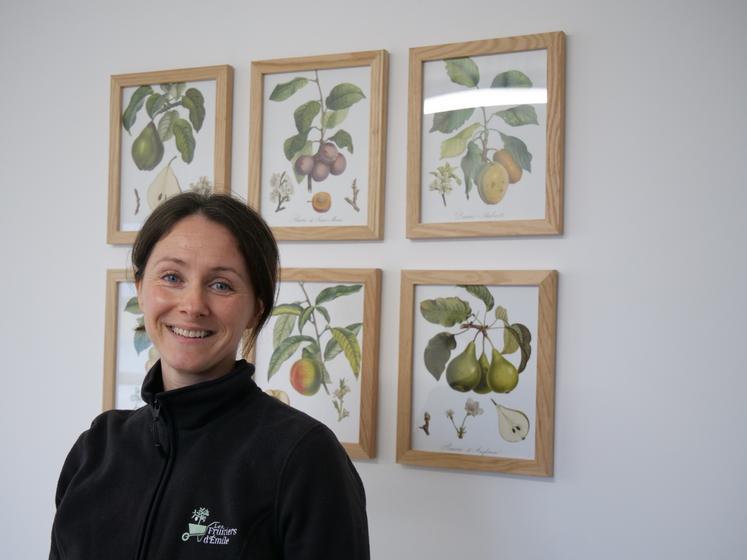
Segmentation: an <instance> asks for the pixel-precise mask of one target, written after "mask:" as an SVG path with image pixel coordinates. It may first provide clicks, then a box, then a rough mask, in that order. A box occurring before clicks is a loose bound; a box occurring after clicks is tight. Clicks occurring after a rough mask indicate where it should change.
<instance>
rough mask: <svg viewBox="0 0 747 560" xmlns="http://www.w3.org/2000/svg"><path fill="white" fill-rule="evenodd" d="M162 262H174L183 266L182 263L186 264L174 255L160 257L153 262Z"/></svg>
mask: <svg viewBox="0 0 747 560" xmlns="http://www.w3.org/2000/svg"><path fill="white" fill-rule="evenodd" d="M164 262H172V263H174V264H179V265H182V266H184V265H186V264H187V263H185V262H184V261H183V260H181V259H177V258H176V257H161V258H160V259H158V260H157V261H156V263H155V264H156V265H159V264H161V263H164Z"/></svg>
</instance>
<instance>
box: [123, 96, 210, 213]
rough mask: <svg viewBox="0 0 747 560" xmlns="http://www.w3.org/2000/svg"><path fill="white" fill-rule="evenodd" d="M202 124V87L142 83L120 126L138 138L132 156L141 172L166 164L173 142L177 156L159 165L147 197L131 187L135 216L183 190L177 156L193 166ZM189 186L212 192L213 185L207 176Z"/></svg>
mask: <svg viewBox="0 0 747 560" xmlns="http://www.w3.org/2000/svg"><path fill="white" fill-rule="evenodd" d="M204 121H205V97H204V95H203V93H202V92H201V91H200V89H198V88H197V87H189V88H188V87H187V84H186V83H185V82H178V83H165V84H159V85H152V86H151V85H142V86H139V87H138V88H137V89H136V90H135V92H134V93H133V94H132V97H130V101H129V103H128V104H127V107H126V108H125V110H124V112H123V113H122V128H123V129H124V130H125V132H127V134H129V135H131V136H132V135H136V137H135V140H134V141H133V142H132V148H131V150H130V154H129V157H130V159H131V160H132V162H133V163H134V164H135V166H136V167H137V169H139V170H140V171H152V170H154V169H156V168H157V167H159V166H160V165H161V164H163V163H164V154H165V152H166V146H167V145H169V144H171V143H173V144H174V146H175V148H176V150H177V152H178V156H176V155H175V156H173V157H171V158H170V159H169V160H168V161H166V162H165V164H164V165H162V166H161V167H160V170H159V171H158V174H157V175H156V176H155V179H153V181H152V182H151V183H150V185H149V186H148V187H147V192H146V193H141V192H140V191H139V190H138V189H137V188H135V187H133V194H134V196H135V199H136V200H135V209H134V214H135V215H137V214H138V213H139V212H140V210H141V209H142V208H143V205H144V204H147V208H148V210H149V211H152V210H154V209H155V208H156V207H157V206H158V205H159V204H160V203H162V202H163V201H164V200H166V199H168V198H170V197H172V196H174V195H176V194H178V193H180V192H182V190H183V189H182V186H181V185H180V184H179V180H178V179H177V176H176V174H175V173H174V170H173V169H172V164H173V162H174V160H175V159H177V157H180V158H181V161H182V162H184V163H185V164H190V163H192V160H193V159H194V157H195V151H196V150H197V144H198V143H197V135H198V133H199V132H200V130H201V129H202V125H203V123H204ZM136 125H137V126H136ZM124 157H126V156H124V155H123V158H124ZM189 188H190V189H192V190H206V189H207V190H210V189H211V188H212V185H211V184H210V181H209V179H208V178H207V177H205V176H202V177H200V179H199V180H197V181H195V182H194V183H191V184H190V185H189ZM143 194H144V195H145V203H144V202H143V200H142V198H143Z"/></svg>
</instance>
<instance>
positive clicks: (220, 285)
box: [213, 280, 231, 292]
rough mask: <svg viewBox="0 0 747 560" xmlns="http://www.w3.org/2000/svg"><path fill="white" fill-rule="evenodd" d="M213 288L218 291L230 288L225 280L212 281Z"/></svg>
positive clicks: (225, 290)
mask: <svg viewBox="0 0 747 560" xmlns="http://www.w3.org/2000/svg"><path fill="white" fill-rule="evenodd" d="M213 288H215V289H216V290H218V291H219V292H229V291H230V290H231V286H229V285H228V284H226V283H225V282H221V281H220V280H219V281H217V282H213Z"/></svg>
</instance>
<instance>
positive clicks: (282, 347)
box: [267, 336, 315, 381]
mask: <svg viewBox="0 0 747 560" xmlns="http://www.w3.org/2000/svg"><path fill="white" fill-rule="evenodd" d="M302 342H315V341H314V339H313V338H311V337H310V336H289V337H288V338H286V339H285V340H283V341H282V342H280V344H278V345H277V347H276V348H275V350H274V351H273V352H272V356H270V364H269V366H268V369H267V380H268V381H269V380H270V378H271V377H272V376H273V375H275V374H276V373H277V371H278V370H279V369H280V366H282V365H283V363H284V362H285V361H286V360H287V359H288V358H290V357H291V356H292V355H293V354H294V353H295V351H296V350H298V347H299V346H300V345H301V343H302Z"/></svg>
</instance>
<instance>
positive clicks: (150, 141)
mask: <svg viewBox="0 0 747 560" xmlns="http://www.w3.org/2000/svg"><path fill="white" fill-rule="evenodd" d="M232 108H233V68H231V67H230V66H207V67H202V68H188V69H181V70H166V71H159V72H143V73H137V74H120V75H116V76H112V77H111V108H110V111H111V112H110V118H109V120H110V123H109V130H110V132H109V214H108V226H107V241H108V242H109V243H113V244H127V243H132V242H133V241H134V239H135V236H136V235H137V232H138V230H139V229H140V227H141V226H142V224H143V222H145V219H146V218H147V217H148V215H149V214H150V213H151V212H152V211H153V209H155V207H156V206H158V205H159V204H160V203H161V202H163V201H164V200H166V199H167V198H169V197H171V196H174V195H175V194H178V193H180V192H185V191H190V190H192V191H209V192H228V191H230V174H231V113H232Z"/></svg>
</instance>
